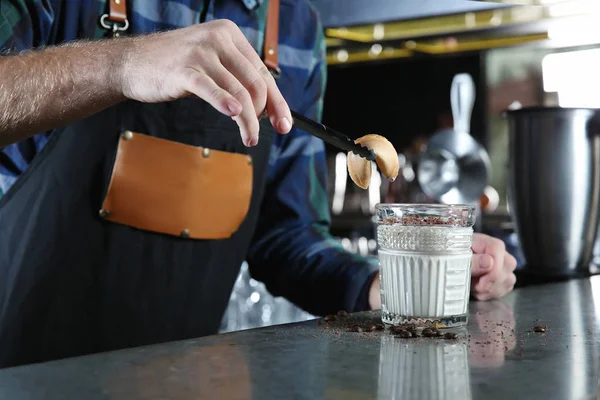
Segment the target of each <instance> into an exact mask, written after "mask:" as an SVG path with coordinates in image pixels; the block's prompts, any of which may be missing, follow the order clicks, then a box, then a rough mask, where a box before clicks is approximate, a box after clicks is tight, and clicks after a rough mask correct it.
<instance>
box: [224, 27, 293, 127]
mask: <svg viewBox="0 0 600 400" xmlns="http://www.w3.org/2000/svg"><path fill="white" fill-rule="evenodd" d="M233 42H234V44H235V45H236V46H237V48H238V50H239V51H240V52H241V53H242V54H243V55H244V56H245V57H246V58H247V59H248V61H249V62H250V63H251V64H252V65H253V66H254V68H255V69H256V71H258V73H259V74H260V76H262V77H263V79H264V81H265V83H266V84H267V104H266V105H267V112H268V114H269V120H270V121H271V125H273V127H274V128H275V129H276V130H277V131H278V132H279V133H288V132H289V131H290V129H291V128H292V114H291V112H290V108H289V106H288V104H287V102H286V101H285V99H284V98H283V95H282V94H281V92H280V91H279V88H278V87H277V84H276V82H275V79H274V78H273V76H272V75H271V73H270V72H269V70H268V68H267V67H266V66H265V64H264V63H263V61H262V60H261V59H260V57H259V56H258V54H257V53H256V51H255V50H254V48H253V47H252V45H251V44H250V43H248V40H246V38H245V37H244V35H243V34H242V32H241V31H240V32H239V34H235V35H233Z"/></svg>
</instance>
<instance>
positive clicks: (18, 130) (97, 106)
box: [0, 15, 292, 147]
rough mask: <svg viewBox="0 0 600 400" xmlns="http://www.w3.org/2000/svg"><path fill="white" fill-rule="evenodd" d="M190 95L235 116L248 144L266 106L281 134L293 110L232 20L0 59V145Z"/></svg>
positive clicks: (287, 128) (255, 134)
mask: <svg viewBox="0 0 600 400" xmlns="http://www.w3.org/2000/svg"><path fill="white" fill-rule="evenodd" d="M0 25H2V18H1V15H0ZM187 96H197V97H199V98H201V99H203V100H205V101H206V102H208V103H209V104H211V105H212V106H213V107H215V108H216V109H217V110H218V111H220V112H221V113H223V114H225V115H227V116H230V117H231V118H232V119H233V120H234V121H235V122H236V123H237V124H238V125H239V128H240V134H241V136H242V140H243V142H244V144H246V145H247V146H254V145H256V143H257V142H258V130H259V118H260V117H261V116H262V114H263V113H264V112H265V111H266V112H267V114H268V115H269V119H270V121H271V123H272V124H273V127H274V128H275V129H276V130H277V131H278V132H279V133H287V132H289V131H290V129H291V127H292V117H291V113H290V110H289V107H288V105H287V103H286V101H285V100H284V98H283V96H282V95H281V93H280V91H279V89H278V88H277V85H276V84H275V80H274V78H273V77H272V75H271V74H270V72H269V71H268V70H267V68H266V66H265V65H264V63H263V62H262V60H261V58H260V57H259V56H258V54H257V53H256V51H255V50H254V48H253V47H252V46H251V45H250V43H248V41H247V40H246V38H245V37H244V35H243V34H242V32H241V31H240V29H239V28H238V27H237V26H236V25H235V24H234V23H233V22H231V21H228V20H216V21H211V22H206V23H203V24H196V25H193V26H190V27H188V28H183V29H177V30H172V31H168V32H161V33H155V34H151V35H142V36H137V37H132V38H128V37H123V38H119V39H107V40H98V41H77V42H69V43H67V44H65V45H62V46H50V47H47V48H45V49H42V50H35V51H30V52H26V53H23V54H14V55H7V56H2V57H0V147H2V146H5V145H7V144H10V143H14V142H17V141H19V140H23V139H25V138H27V137H29V136H32V135H34V134H36V133H39V132H44V131H47V130H50V129H53V128H56V127H59V126H63V125H66V124H69V123H70V122H72V121H74V120H77V119H81V118H84V117H87V116H89V115H91V114H94V113H96V112H99V111H101V110H103V109H105V108H107V107H110V106H112V105H114V104H117V103H119V102H121V101H123V100H126V99H133V100H137V101H141V102H147V103H156V102H166V101H172V100H175V99H179V98H183V97H187Z"/></svg>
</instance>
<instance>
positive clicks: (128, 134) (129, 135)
mask: <svg viewBox="0 0 600 400" xmlns="http://www.w3.org/2000/svg"><path fill="white" fill-rule="evenodd" d="M121 136H122V137H123V139H125V140H131V139H133V132H131V131H125V132H123V133H122V134H121Z"/></svg>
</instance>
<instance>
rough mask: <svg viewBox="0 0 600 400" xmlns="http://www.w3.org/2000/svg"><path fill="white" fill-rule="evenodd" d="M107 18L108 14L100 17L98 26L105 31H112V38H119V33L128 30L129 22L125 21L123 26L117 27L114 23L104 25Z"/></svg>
mask: <svg viewBox="0 0 600 400" xmlns="http://www.w3.org/2000/svg"><path fill="white" fill-rule="evenodd" d="M107 18H109V15H108V14H104V15H103V16H102V17H100V25H102V27H103V28H104V29H106V30H109V31H112V33H113V37H119V32H124V31H126V30H127V29H129V20H127V19H126V20H125V23H124V24H123V25H119V24H118V23H116V22H114V21H109V22H110V23H106V19H107Z"/></svg>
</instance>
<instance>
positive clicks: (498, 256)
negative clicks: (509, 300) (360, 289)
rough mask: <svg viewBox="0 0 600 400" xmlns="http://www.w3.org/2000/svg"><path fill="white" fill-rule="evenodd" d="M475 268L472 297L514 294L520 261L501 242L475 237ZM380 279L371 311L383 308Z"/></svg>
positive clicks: (373, 292) (372, 292) (371, 299)
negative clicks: (518, 262)
mask: <svg viewBox="0 0 600 400" xmlns="http://www.w3.org/2000/svg"><path fill="white" fill-rule="evenodd" d="M472 249H473V264H472V266H471V296H473V297H474V298H475V299H477V300H492V299H498V298H500V297H502V296H504V295H506V294H507V293H509V292H510V291H512V290H513V288H514V286H515V283H516V282H517V277H516V276H515V274H514V271H515V268H516V267H517V260H516V259H515V258H514V257H513V256H512V255H511V254H509V253H508V252H507V251H506V247H505V245H504V242H503V241H502V240H500V239H496V238H494V237H491V236H488V235H484V234H481V233H474V234H473V245H472ZM379 287H380V286H379V277H378V276H377V277H375V279H374V280H373V283H372V284H371V289H370V291H369V305H370V307H371V309H373V310H378V309H380V308H381V297H380V293H379Z"/></svg>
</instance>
